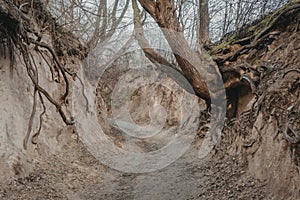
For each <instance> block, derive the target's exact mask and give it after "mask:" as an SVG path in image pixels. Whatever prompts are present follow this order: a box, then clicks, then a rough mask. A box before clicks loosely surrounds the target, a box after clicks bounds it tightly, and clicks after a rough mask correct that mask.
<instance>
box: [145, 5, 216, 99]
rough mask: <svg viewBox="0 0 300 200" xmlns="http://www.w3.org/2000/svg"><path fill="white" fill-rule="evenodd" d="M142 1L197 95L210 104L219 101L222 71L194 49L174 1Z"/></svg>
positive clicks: (205, 55) (207, 57)
mask: <svg viewBox="0 0 300 200" xmlns="http://www.w3.org/2000/svg"><path fill="white" fill-rule="evenodd" d="M139 2H140V4H141V5H142V6H143V8H144V9H145V10H146V11H147V12H148V13H149V14H150V15H151V16H152V17H153V18H154V19H155V21H156V22H157V24H158V25H159V27H160V28H161V30H162V31H163V33H164V36H165V38H166V39H167V41H168V43H169V45H170V47H171V49H172V51H173V54H174V55H175V57H176V60H177V62H178V64H179V66H180V68H181V69H182V72H183V74H184V76H185V78H186V79H187V80H188V81H189V82H190V84H191V85H192V87H193V88H194V90H195V93H196V94H197V95H198V96H199V97H200V98H203V99H205V100H207V101H208V100H210V98H218V92H219V91H220V87H219V84H217V81H218V80H220V79H219V77H220V73H219V69H218V67H217V65H216V64H215V63H214V62H213V61H212V59H211V58H210V56H209V55H208V54H207V53H206V52H205V51H204V50H202V49H201V54H200V56H199V54H197V53H195V52H193V51H192V50H191V48H190V46H189V45H188V43H187V41H186V39H185V38H184V35H183V32H182V29H181V27H180V24H179V21H178V19H177V16H176V12H175V11H176V9H175V5H174V2H173V0H158V1H154V0H139ZM208 86H209V89H208Z"/></svg>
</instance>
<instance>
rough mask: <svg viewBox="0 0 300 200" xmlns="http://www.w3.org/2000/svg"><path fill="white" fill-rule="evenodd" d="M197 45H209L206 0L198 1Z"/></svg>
mask: <svg viewBox="0 0 300 200" xmlns="http://www.w3.org/2000/svg"><path fill="white" fill-rule="evenodd" d="M199 17H200V18H199V20H200V22H199V44H200V45H201V46H203V45H205V44H209V43H210V38H209V12H208V0H199Z"/></svg>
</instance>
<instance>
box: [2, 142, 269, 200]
mask: <svg viewBox="0 0 300 200" xmlns="http://www.w3.org/2000/svg"><path fill="white" fill-rule="evenodd" d="M196 146H197V145H195V144H194V145H193V146H192V147H191V148H190V149H189V151H188V152H187V153H186V154H185V155H184V156H182V157H181V158H180V159H178V160H177V161H175V162H174V163H172V164H171V165H169V166H168V167H166V168H164V169H162V170H159V171H156V172H152V173H145V174H129V173H121V172H118V171H115V170H112V169H110V168H108V167H106V166H103V165H102V164H101V163H99V161H97V160H96V159H94V158H93V157H92V156H91V155H90V154H89V153H88V152H87V151H86V150H85V149H84V148H83V147H82V145H80V144H76V143H75V142H74V144H72V145H70V146H69V148H67V149H66V150H65V152H64V153H62V154H59V155H56V156H52V157H50V158H49V159H47V161H40V162H39V164H38V165H37V167H36V169H35V172H34V173H32V174H31V175H30V176H29V177H27V178H25V179H18V180H14V181H11V182H10V183H8V184H7V185H5V186H4V185H2V186H1V190H0V198H1V199H74V200H81V199H82V200H85V199H91V200H98V199H112V200H116V199H137V200H139V199H143V200H144V199H145V200H147V199H162V200H167V199H216V198H218V199H262V198H263V197H266V195H267V194H266V192H265V191H266V190H265V188H264V186H262V184H261V183H259V182H258V181H256V180H253V179H251V178H249V177H248V176H247V175H246V174H245V167H246V163H244V162H241V160H240V158H237V157H230V156H226V155H224V154H223V155H221V154H222V153H218V154H217V155H215V156H213V157H211V156H210V157H207V158H206V159H204V160H200V159H198V158H197V149H196Z"/></svg>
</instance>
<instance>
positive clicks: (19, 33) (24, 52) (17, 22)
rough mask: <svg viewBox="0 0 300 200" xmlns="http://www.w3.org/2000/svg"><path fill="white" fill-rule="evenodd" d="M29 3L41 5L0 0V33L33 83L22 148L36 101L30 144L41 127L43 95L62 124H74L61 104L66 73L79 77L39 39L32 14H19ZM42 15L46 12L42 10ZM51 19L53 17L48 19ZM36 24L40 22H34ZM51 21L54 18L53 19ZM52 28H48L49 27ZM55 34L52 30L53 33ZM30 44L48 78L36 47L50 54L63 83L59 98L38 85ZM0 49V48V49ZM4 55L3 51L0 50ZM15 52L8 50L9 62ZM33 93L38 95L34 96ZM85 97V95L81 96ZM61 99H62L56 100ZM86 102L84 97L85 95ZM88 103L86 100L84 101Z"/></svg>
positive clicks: (64, 101) (67, 86)
mask: <svg viewBox="0 0 300 200" xmlns="http://www.w3.org/2000/svg"><path fill="white" fill-rule="evenodd" d="M29 4H30V6H31V9H38V8H37V7H41V8H42V3H41V2H39V1H32V2H29V3H26V4H21V5H20V6H19V8H18V7H17V6H16V5H15V4H14V3H13V2H12V1H9V0H1V1H0V15H1V18H2V20H0V23H1V28H0V32H1V35H4V36H5V38H7V39H6V40H7V43H9V42H10V43H11V44H13V45H10V46H14V47H15V48H10V51H16V50H18V51H19V52H20V54H21V59H22V60H23V62H24V64H25V67H26V70H27V74H28V76H29V77H30V80H31V81H32V83H33V85H34V93H33V107H32V112H31V116H30V120H29V124H28V129H27V133H26V135H25V138H24V140H23V147H24V149H26V148H27V143H28V140H29V138H30V133H31V132H32V126H33V121H34V117H35V113H36V107H37V104H38V101H39V102H40V103H41V105H42V107H43V111H42V113H41V114H40V116H39V118H40V119H39V127H38V130H37V132H36V133H35V134H34V135H33V137H32V143H34V144H36V142H37V141H36V139H37V137H38V136H39V135H40V132H41V129H42V123H43V115H44V114H45V113H46V106H45V103H44V99H43V98H44V97H45V98H46V99H47V100H48V101H49V102H50V103H51V104H53V105H54V106H55V107H56V109H57V112H58V113H59V114H60V116H61V118H62V120H63V121H64V123H65V124H66V125H73V124H74V123H75V120H74V119H73V117H67V115H66V113H65V111H64V109H63V107H66V105H67V97H68V95H69V93H70V83H69V79H68V77H67V75H70V78H71V77H73V78H78V79H79V80H80V78H79V77H78V76H77V75H76V73H69V72H68V71H67V69H66V68H65V66H64V65H63V64H62V63H61V62H60V60H59V58H58V56H57V53H56V51H55V50H54V49H53V48H52V47H51V46H50V45H48V44H45V43H44V42H41V39H42V36H41V35H40V34H39V33H38V32H39V31H36V30H35V29H34V28H33V27H34V26H33V25H32V24H33V23H35V22H32V21H31V20H30V18H33V19H35V16H27V15H26V14H24V13H22V7H24V6H28V5H29ZM32 13H33V15H34V13H35V12H34V10H32ZM44 14H45V16H46V17H49V16H47V13H44ZM51 20H53V19H51ZM37 23H38V24H39V23H40V22H39V21H37ZM53 23H54V21H53ZM15 27H17V28H15ZM50 31H52V30H50ZM30 34H33V35H34V36H36V37H37V39H33V38H31V37H30V36H29V35H30ZM53 34H55V33H53ZM31 44H33V45H35V50H36V51H37V52H38V53H39V55H41V57H42V59H43V60H44V61H45V62H46V63H47V65H49V67H50V71H51V73H52V78H53V79H54V80H55V75H54V70H53V68H52V66H51V65H50V64H49V62H48V60H47V58H46V57H45V56H44V54H47V53H44V52H41V51H40V50H39V49H40V48H44V49H46V50H47V52H49V53H50V55H51V57H50V59H51V60H53V61H54V64H55V65H54V68H55V70H56V71H57V76H60V75H62V76H63V80H64V83H63V85H64V86H65V92H64V94H63V95H62V96H61V100H56V99H55V98H54V97H53V96H51V95H50V94H49V92H48V91H47V90H46V89H44V88H43V87H42V86H40V84H39V75H38V74H39V72H38V67H37V66H36V63H35V62H34V58H33V55H32V54H31V52H30V50H29V48H28V47H29V46H30V45H31ZM2 51H3V50H2ZM4 53H5V54H6V52H4ZM14 54H15V52H10V53H9V55H10V57H11V58H10V60H11V65H13V64H14V57H12V56H14ZM80 82H81V84H82V85H83V82H82V81H81V80H80ZM83 91H84V86H83ZM37 94H38V96H39V98H37ZM84 97H85V98H86V96H85V95H84ZM60 101H62V102H60ZM86 101H87V98H86ZM87 103H88V101H87Z"/></svg>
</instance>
